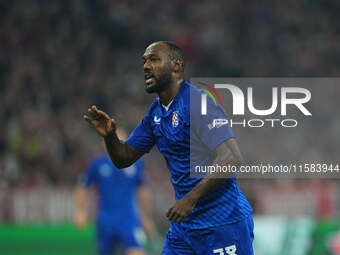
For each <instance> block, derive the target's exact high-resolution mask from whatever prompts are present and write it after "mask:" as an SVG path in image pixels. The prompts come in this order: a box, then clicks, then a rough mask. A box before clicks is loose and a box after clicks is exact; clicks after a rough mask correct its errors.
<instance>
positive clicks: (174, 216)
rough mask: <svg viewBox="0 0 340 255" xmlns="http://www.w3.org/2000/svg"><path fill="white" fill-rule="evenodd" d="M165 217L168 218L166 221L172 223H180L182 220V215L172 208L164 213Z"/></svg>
mask: <svg viewBox="0 0 340 255" xmlns="http://www.w3.org/2000/svg"><path fill="white" fill-rule="evenodd" d="M166 217H167V218H168V220H170V221H174V222H177V223H181V222H182V220H183V218H184V217H183V215H181V214H180V213H178V212H176V211H175V210H174V209H173V208H170V209H169V210H168V212H167V213H166Z"/></svg>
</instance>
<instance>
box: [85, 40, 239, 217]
mask: <svg viewBox="0 0 340 255" xmlns="http://www.w3.org/2000/svg"><path fill="white" fill-rule="evenodd" d="M142 59H143V64H144V73H145V86H146V90H147V91H152V92H156V93H157V94H158V96H159V98H160V100H161V103H162V104H163V105H168V104H169V103H170V102H171V100H173V98H174V97H175V96H176V95H177V93H178V91H179V89H180V87H181V83H182V81H183V70H182V68H181V62H180V60H170V59H169V54H168V46H167V44H165V43H159V42H157V43H153V44H151V45H150V46H149V47H147V48H146V50H145V53H144V55H143V57H142ZM166 75H167V77H168V78H169V79H163V81H164V80H165V81H167V82H166V83H164V82H163V83H162V82H161V80H162V79H161V78H162V77H165V76H166ZM161 83H162V86H161ZM84 119H85V120H86V121H88V122H89V123H90V124H91V125H92V126H93V127H94V128H95V129H96V131H97V133H98V134H99V135H100V136H102V137H103V138H104V141H105V144H106V148H107V151H108V153H109V155H110V157H111V160H112V162H113V163H114V164H115V165H116V166H117V167H118V168H125V167H128V166H130V165H131V164H133V163H134V162H135V161H136V160H138V159H139V158H140V157H141V156H142V155H143V154H144V152H140V151H137V150H136V149H134V148H133V147H132V146H130V145H129V144H128V143H126V142H124V141H120V140H119V139H118V137H117V135H116V132H115V130H116V124H115V121H114V119H112V118H111V117H110V116H109V115H108V114H107V113H105V112H103V111H101V110H99V109H97V107H96V106H91V107H90V108H89V109H88V115H84ZM241 158H242V157H241V153H240V151H239V148H238V146H237V143H236V140H235V139H234V138H231V139H229V140H227V141H224V142H223V143H221V144H220V145H219V146H218V147H217V148H216V158H215V160H214V164H216V163H217V164H220V165H228V164H230V165H238V164H240V162H241ZM211 177H212V176H210V178H203V179H202V180H201V181H200V182H199V183H198V184H197V185H196V186H195V187H194V188H193V189H192V190H191V191H190V192H188V193H187V194H186V195H185V196H184V197H183V198H182V199H180V200H178V201H176V202H175V203H174V205H173V206H171V207H170V209H169V210H168V211H167V213H166V216H167V218H168V219H169V220H170V221H174V222H177V223H180V222H182V220H183V219H184V218H185V217H186V216H188V215H189V214H190V212H191V211H192V210H193V209H194V207H195V205H196V204H197V201H198V200H199V199H200V198H201V197H203V196H205V195H207V194H209V193H210V192H213V191H214V190H215V189H216V188H217V187H218V186H220V185H221V184H222V183H224V182H225V181H226V180H227V179H228V178H230V176H229V175H225V176H222V177H221V176H216V177H219V178H211ZM213 177H214V176H213Z"/></svg>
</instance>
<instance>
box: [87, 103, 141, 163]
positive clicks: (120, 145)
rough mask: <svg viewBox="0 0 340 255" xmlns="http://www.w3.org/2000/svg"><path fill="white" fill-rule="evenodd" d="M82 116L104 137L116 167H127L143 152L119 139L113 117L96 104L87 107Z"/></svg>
mask: <svg viewBox="0 0 340 255" xmlns="http://www.w3.org/2000/svg"><path fill="white" fill-rule="evenodd" d="M83 117H84V119H85V120H86V121H87V122H89V123H90V124H91V125H92V126H93V127H94V128H95V129H96V131H97V133H98V134H99V135H100V136H102V137H103V138H104V141H105V145H106V149H107V152H108V153H109V155H110V158H111V160H112V162H113V163H114V164H115V165H116V167H118V168H125V167H128V166H130V165H132V164H133V163H134V162H135V161H136V160H137V159H139V158H140V157H141V156H142V155H143V154H144V152H141V151H138V150H136V149H135V148H133V147H132V146H131V145H129V144H128V143H126V142H124V141H121V140H119V138H118V136H117V134H116V124H115V121H114V119H112V118H110V116H109V115H108V114H107V113H105V112H103V111H101V110H98V109H97V107H96V106H91V107H90V108H89V109H88V115H84V116H83Z"/></svg>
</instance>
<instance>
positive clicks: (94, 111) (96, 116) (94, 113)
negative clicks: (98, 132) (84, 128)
mask: <svg viewBox="0 0 340 255" xmlns="http://www.w3.org/2000/svg"><path fill="white" fill-rule="evenodd" d="M87 112H88V113H89V116H90V117H91V118H92V119H93V120H100V119H103V118H104V119H106V120H110V117H109V115H107V113H105V112H103V111H101V110H99V109H98V108H97V107H96V106H95V105H92V106H91V107H90V108H89V109H87Z"/></svg>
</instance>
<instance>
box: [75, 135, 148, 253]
mask: <svg viewBox="0 0 340 255" xmlns="http://www.w3.org/2000/svg"><path fill="white" fill-rule="evenodd" d="M117 135H118V136H119V137H120V139H126V133H125V131H124V130H123V129H117ZM92 184H95V185H96V188H97V190H98V193H99V204H98V215H97V246H98V252H99V254H102V255H108V254H113V252H114V250H115V249H116V248H117V246H116V245H117V244H118V242H119V243H120V245H121V246H122V247H123V249H124V252H125V254H126V255H144V254H145V253H144V251H143V248H142V247H143V245H144V244H145V239H146V238H145V234H144V231H143V229H142V228H141V223H142V226H143V228H144V230H145V232H146V233H147V235H148V236H149V237H151V236H153V234H154V231H155V228H154V223H153V221H152V218H151V204H150V192H149V188H148V187H147V185H146V183H145V177H144V167H143V162H142V161H141V160H139V161H136V163H134V164H133V165H131V166H130V167H128V168H125V169H122V170H120V169H119V170H118V169H117V168H116V167H115V166H114V165H113V164H112V161H111V160H110V158H109V157H108V156H106V155H101V156H98V157H96V158H94V159H92V160H91V161H90V162H89V164H88V168H87V171H86V173H85V175H84V176H83V177H82V178H81V180H80V184H79V185H78V187H77V188H76V191H75V203H76V215H75V224H76V226H77V227H79V228H83V227H85V225H86V224H87V213H86V208H85V207H86V206H85V205H86V203H85V202H86V199H87V198H88V195H87V189H88V188H89V187H90V185H92ZM136 200H137V201H136Z"/></svg>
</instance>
